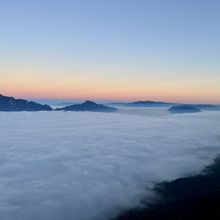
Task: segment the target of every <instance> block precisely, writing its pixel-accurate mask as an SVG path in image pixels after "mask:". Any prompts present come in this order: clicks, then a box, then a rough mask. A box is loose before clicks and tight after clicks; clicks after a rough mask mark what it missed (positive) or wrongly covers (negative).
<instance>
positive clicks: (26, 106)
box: [0, 94, 53, 112]
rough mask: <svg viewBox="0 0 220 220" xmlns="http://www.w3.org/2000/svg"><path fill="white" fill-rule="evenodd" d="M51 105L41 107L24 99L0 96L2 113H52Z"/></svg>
mask: <svg viewBox="0 0 220 220" xmlns="http://www.w3.org/2000/svg"><path fill="white" fill-rule="evenodd" d="M52 110H53V109H52V108H51V107H50V106H49V105H41V104H38V103H35V102H29V101H27V100H24V99H15V98H13V97H7V96H3V95H1V94H0V111H10V112H11V111H52Z"/></svg>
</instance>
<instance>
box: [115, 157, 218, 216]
mask: <svg viewBox="0 0 220 220" xmlns="http://www.w3.org/2000/svg"><path fill="white" fill-rule="evenodd" d="M154 192H155V193H156V195H157V197H158V202H157V203H156V204H147V205H148V208H142V209H138V208H136V209H131V210H128V211H126V212H124V213H122V214H121V215H120V216H119V217H118V218H116V219H117V220H148V219H149V220H161V219H163V220H165V219H166V220H168V219H169V220H178V219H179V220H191V219H194V220H201V219H207V220H208V219H212V220H215V219H220V157H218V158H216V159H215V160H214V164H213V165H211V166H209V167H207V168H206V169H205V170H204V171H203V174H201V175H197V176H192V177H186V178H180V179H177V180H174V181H172V182H162V183H160V184H157V185H156V187H155V189H154ZM116 219H114V220H116Z"/></svg>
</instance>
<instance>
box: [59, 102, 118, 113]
mask: <svg viewBox="0 0 220 220" xmlns="http://www.w3.org/2000/svg"><path fill="white" fill-rule="evenodd" d="M55 110H56V111H90V112H115V111H117V108H112V107H108V106H105V105H99V104H96V103H95V102H91V101H85V102H84V103H82V104H76V105H70V106H66V107H64V108H57V109H55Z"/></svg>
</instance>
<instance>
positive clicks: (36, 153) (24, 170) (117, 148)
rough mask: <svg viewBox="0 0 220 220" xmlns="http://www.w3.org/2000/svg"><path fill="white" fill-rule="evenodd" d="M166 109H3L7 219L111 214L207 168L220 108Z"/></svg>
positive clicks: (0, 206) (0, 189)
mask: <svg viewBox="0 0 220 220" xmlns="http://www.w3.org/2000/svg"><path fill="white" fill-rule="evenodd" d="M162 110H163V109H162V108H158V111H157V109H154V110H153V108H151V109H149V111H152V112H151V113H146V112H145V110H144V108H142V109H141V110H139V111H140V113H137V111H136V113H135V112H134V110H129V109H124V110H123V108H122V109H120V111H119V112H116V113H92V112H0V130H1V132H0V195H1V196H0V216H1V219H4V220H107V219H109V218H110V217H113V216H114V215H115V214H117V213H118V212H120V211H121V210H124V209H126V208H129V207H133V206H136V205H138V204H139V202H140V200H141V199H143V198H144V197H147V198H148V199H151V196H152V194H151V191H150V189H151V188H152V187H153V186H154V184H155V183H158V182H161V181H164V180H173V179H175V178H179V177H182V176H186V175H191V174H196V173H198V172H200V171H201V170H202V169H203V167H204V166H206V165H208V164H209V163H211V161H212V159H213V158H214V157H215V156H216V154H218V153H219V152H220V133H219V132H220V117H219V116H220V112H211V111H208V112H202V113H194V114H174V115H172V114H168V113H167V111H165V110H163V111H164V113H163V114H162V113H161V111H162ZM123 111H124V112H123ZM132 111H133V112H132ZM146 111H147V110H146ZM138 114H139V115H138Z"/></svg>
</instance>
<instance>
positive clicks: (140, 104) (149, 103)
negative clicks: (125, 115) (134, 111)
mask: <svg viewBox="0 0 220 220" xmlns="http://www.w3.org/2000/svg"><path fill="white" fill-rule="evenodd" d="M173 105H178V104H176V103H168V102H154V101H138V102H132V103H128V104H126V105H125V107H170V106H173Z"/></svg>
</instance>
